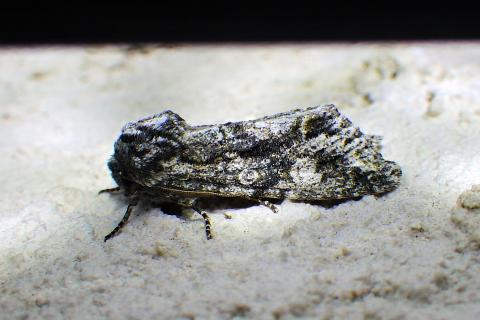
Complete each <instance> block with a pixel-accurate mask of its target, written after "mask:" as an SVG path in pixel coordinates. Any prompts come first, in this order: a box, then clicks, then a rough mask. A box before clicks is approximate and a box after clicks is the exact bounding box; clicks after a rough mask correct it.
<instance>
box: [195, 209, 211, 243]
mask: <svg viewBox="0 0 480 320" xmlns="http://www.w3.org/2000/svg"><path fill="white" fill-rule="evenodd" d="M192 209H193V210H194V211H195V212H197V213H198V214H199V215H201V216H202V218H203V220H204V221H205V234H206V235H207V240H210V239H212V232H211V230H210V228H211V224H210V218H209V217H208V215H207V213H206V212H205V211H202V210H200V209H198V208H197V207H195V206H192Z"/></svg>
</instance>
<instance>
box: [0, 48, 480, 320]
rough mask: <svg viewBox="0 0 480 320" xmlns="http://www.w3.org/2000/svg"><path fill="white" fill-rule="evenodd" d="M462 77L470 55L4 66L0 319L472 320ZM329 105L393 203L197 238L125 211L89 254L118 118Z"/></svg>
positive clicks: (0, 89)
mask: <svg viewBox="0 0 480 320" xmlns="http://www.w3.org/2000/svg"><path fill="white" fill-rule="evenodd" d="M478 61H480V44H476V43H445V44H423V43H413V44H407V43H404V44H398V45H395V44H388V45H387V44H385V45H382V44H375V45H368V44H366V45H327V44H324V45H308V46H295V45H289V46H244V47H241V46H217V47H212V46H198V47H191V46H178V47H173V48H162V47H157V48H143V49H141V50H129V49H128V48H126V47H117V48H115V47H97V48H66V49H64V48H42V49H14V48H13V49H2V50H0V69H1V70H2V72H1V73H0V130H1V131H0V132H1V134H0V152H1V154H2V157H1V158H0V176H1V177H2V184H0V190H1V192H2V201H1V202H0V309H1V310H2V312H1V314H0V318H2V319H12V318H13V319H35V318H49V319H63V318H69V319H86V318H88V319H105V318H110V319H145V318H166V319H171V318H181V317H184V318H196V319H215V318H235V317H236V318H240V317H245V318H262V319H289V318H293V317H303V318H325V319H328V318H338V319H341V318H342V319H343V318H351V319H364V318H381V319H403V318H405V319H406V318H408V319H424V318H433V319H445V318H456V319H476V318H478V317H480V303H479V302H480V277H478V274H479V272H480V233H479V231H478V230H480V211H479V210H480V209H478V207H480V205H479V204H478V194H476V193H475V192H476V191H475V190H476V189H475V187H474V188H473V189H471V188H472V186H473V185H476V184H480V167H479V163H480V143H478V142H479V138H480V76H479V75H480V64H479V63H478ZM326 103H334V104H335V105H337V106H338V107H339V109H340V110H341V112H342V113H343V114H345V115H346V116H348V117H349V118H350V119H351V120H352V122H353V123H354V124H355V125H356V126H358V127H360V128H361V130H362V131H363V132H365V133H368V134H377V135H382V136H383V138H384V139H383V151H382V153H383V154H384V157H385V158H386V159H389V160H390V159H391V160H394V161H395V162H397V163H399V164H400V166H401V167H402V170H403V176H402V180H401V184H400V187H399V188H398V189H397V190H396V191H394V192H392V193H390V194H388V195H386V196H384V197H381V198H375V197H373V196H367V197H364V198H362V199H361V200H359V201H350V202H345V203H342V204H340V205H338V206H335V207H332V208H324V207H320V206H316V205H311V204H305V203H293V202H289V201H284V202H283V203H282V204H280V205H279V213H278V214H274V213H272V212H271V211H270V210H269V209H268V208H265V207H262V206H253V207H247V208H226V209H217V210H213V211H212V212H211V213H210V216H211V220H212V226H213V229H214V230H215V235H216V238H215V239H213V240H210V241H206V240H205V237H204V230H203V221H202V220H201V218H199V217H197V216H196V215H193V214H189V212H186V213H185V215H184V216H183V217H177V216H174V215H167V214H165V213H163V212H162V211H161V210H160V209H158V208H150V207H147V206H140V207H139V208H137V209H136V210H135V212H134V214H133V215H132V217H131V221H130V223H129V224H128V225H127V227H126V228H125V229H124V231H123V232H122V233H121V234H119V235H118V236H117V237H115V238H114V239H112V240H111V241H109V242H107V243H106V244H105V243H104V242H103V241H102V238H103V236H105V234H106V233H108V232H109V231H110V230H111V228H112V227H114V226H115V224H116V223H117V222H118V221H119V219H121V217H122V215H123V212H124V210H125V207H126V203H125V202H124V201H123V199H122V198H121V197H115V196H110V195H100V196H99V195H97V191H98V190H100V189H103V188H107V187H112V186H114V183H113V181H112V179H111V178H110V176H109V172H108V169H107V167H106V161H107V160H108V158H109V156H110V154H111V152H112V147H113V142H114V140H115V139H116V138H117V135H118V133H119V132H120V129H121V127H122V125H123V124H124V123H126V122H127V121H132V120H136V119H139V118H141V117H144V116H148V115H150V114H154V113H158V112H161V111H163V110H165V109H167V108H168V109H171V110H173V111H175V112H176V113H178V114H181V115H182V117H183V118H184V119H185V120H186V121H187V122H188V123H190V124H194V125H200V124H212V123H222V122H227V121H240V120H248V119H254V118H258V117H261V116H265V115H269V114H273V113H276V112H281V111H287V110H291V109H293V108H296V107H309V106H315V105H321V104H326ZM467 190H470V191H467ZM465 191H467V193H464V194H463V196H462V197H460V198H459V196H460V195H461V194H462V193H463V192H465ZM468 192H470V193H468ZM465 199H466V200H465ZM467 200H468V201H467ZM476 201H477V202H476Z"/></svg>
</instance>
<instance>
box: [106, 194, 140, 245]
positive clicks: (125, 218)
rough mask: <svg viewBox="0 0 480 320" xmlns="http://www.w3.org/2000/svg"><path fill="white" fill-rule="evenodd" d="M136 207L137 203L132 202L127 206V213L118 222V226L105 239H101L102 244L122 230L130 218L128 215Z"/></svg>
mask: <svg viewBox="0 0 480 320" xmlns="http://www.w3.org/2000/svg"><path fill="white" fill-rule="evenodd" d="M136 205H137V201H133V202H131V203H129V204H128V207H127V211H125V214H124V215H123V219H122V221H120V222H119V224H118V225H117V226H116V227H115V229H113V230H112V231H111V232H110V233H109V234H107V235H106V236H105V239H103V241H104V242H107V240H108V239H110V238H112V237H113V236H115V234H117V232H118V231H120V230H121V229H122V228H123V226H124V225H125V224H126V223H127V221H128V218H129V217H130V213H132V210H133V208H134V207H135V206H136Z"/></svg>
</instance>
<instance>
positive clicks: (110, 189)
mask: <svg viewBox="0 0 480 320" xmlns="http://www.w3.org/2000/svg"><path fill="white" fill-rule="evenodd" d="M118 192H120V187H115V188H109V189H103V190H100V191H98V194H102V193H118Z"/></svg>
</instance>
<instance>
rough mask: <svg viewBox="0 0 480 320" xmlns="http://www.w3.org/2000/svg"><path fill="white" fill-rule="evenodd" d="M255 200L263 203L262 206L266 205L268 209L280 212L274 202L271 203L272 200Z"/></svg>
mask: <svg viewBox="0 0 480 320" xmlns="http://www.w3.org/2000/svg"><path fill="white" fill-rule="evenodd" d="M255 201H257V202H258V203H259V204H261V205H262V206H265V207H267V208H268V209H270V210H272V211H273V212H274V213H277V212H278V208H277V207H276V206H275V205H274V204H273V203H271V202H270V201H266V200H258V199H256V200H255Z"/></svg>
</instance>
